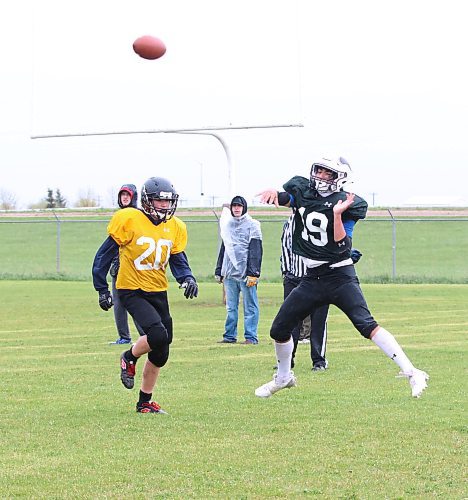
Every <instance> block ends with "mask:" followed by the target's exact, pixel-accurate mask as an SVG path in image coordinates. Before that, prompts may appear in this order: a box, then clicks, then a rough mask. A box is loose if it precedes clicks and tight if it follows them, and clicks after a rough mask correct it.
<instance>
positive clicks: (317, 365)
mask: <svg viewBox="0 0 468 500" xmlns="http://www.w3.org/2000/svg"><path fill="white" fill-rule="evenodd" d="M327 368H328V363H327V362H326V361H320V362H318V363H315V364H314V366H313V367H312V371H313V372H322V371H325V370H326V369H327Z"/></svg>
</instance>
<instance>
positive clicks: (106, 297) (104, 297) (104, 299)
mask: <svg viewBox="0 0 468 500" xmlns="http://www.w3.org/2000/svg"><path fill="white" fill-rule="evenodd" d="M113 305H114V302H113V301H112V295H111V294H110V292H109V290H106V291H105V292H99V307H100V308H101V309H103V310H104V311H108V310H109V309H110V308H111V307H112V306H113Z"/></svg>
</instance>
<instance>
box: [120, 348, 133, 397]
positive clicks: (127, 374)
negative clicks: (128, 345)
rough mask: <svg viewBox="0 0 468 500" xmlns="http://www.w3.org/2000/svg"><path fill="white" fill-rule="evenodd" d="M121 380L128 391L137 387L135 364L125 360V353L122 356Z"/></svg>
mask: <svg viewBox="0 0 468 500" xmlns="http://www.w3.org/2000/svg"><path fill="white" fill-rule="evenodd" d="M120 380H121V381H122V384H123V385H124V387H126V388H127V389H133V386H134V385H135V363H133V362H132V361H127V360H126V359H125V353H122V355H121V356H120Z"/></svg>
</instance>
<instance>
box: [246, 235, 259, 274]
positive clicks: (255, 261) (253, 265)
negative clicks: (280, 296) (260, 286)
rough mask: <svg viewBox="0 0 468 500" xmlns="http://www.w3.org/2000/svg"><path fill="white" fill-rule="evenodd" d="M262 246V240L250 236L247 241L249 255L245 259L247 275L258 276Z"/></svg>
mask: <svg viewBox="0 0 468 500" xmlns="http://www.w3.org/2000/svg"><path fill="white" fill-rule="evenodd" d="M262 256H263V246H262V240H259V239H257V238H252V239H251V240H250V243H249V257H248V259H247V276H255V277H257V278H258V277H259V276H260V271H261V268H262Z"/></svg>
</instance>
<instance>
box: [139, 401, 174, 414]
mask: <svg viewBox="0 0 468 500" xmlns="http://www.w3.org/2000/svg"><path fill="white" fill-rule="evenodd" d="M136 411H137V413H167V412H165V411H164V410H163V409H162V408H161V407H160V406H159V405H158V403H156V401H149V402H148V403H139V402H138V403H137V404H136Z"/></svg>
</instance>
